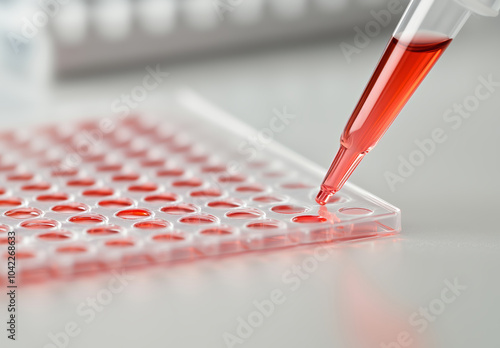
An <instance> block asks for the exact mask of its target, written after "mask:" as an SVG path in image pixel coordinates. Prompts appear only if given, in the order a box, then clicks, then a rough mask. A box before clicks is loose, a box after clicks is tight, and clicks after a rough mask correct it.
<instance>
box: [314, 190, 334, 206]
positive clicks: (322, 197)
mask: <svg viewBox="0 0 500 348" xmlns="http://www.w3.org/2000/svg"><path fill="white" fill-rule="evenodd" d="M334 193H335V192H333V191H325V190H323V189H321V190H319V193H318V195H317V196H316V202H317V203H318V204H321V205H325V204H326V202H328V199H329V198H330V197H331V196H333V194H334Z"/></svg>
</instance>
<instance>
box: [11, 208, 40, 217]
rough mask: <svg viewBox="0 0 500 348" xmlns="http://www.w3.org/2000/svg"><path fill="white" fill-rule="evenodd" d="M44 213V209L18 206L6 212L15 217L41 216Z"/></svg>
mask: <svg viewBox="0 0 500 348" xmlns="http://www.w3.org/2000/svg"><path fill="white" fill-rule="evenodd" d="M40 215H42V211H41V210H40V209H36V208H30V207H26V208H17V209H12V210H9V211H6V212H5V216H8V217H10V218H13V219H29V218H34V217H39V216H40Z"/></svg>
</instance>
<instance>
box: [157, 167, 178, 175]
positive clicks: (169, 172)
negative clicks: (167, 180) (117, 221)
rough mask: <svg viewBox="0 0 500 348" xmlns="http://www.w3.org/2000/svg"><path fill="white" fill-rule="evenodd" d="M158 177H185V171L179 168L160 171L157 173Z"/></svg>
mask: <svg viewBox="0 0 500 348" xmlns="http://www.w3.org/2000/svg"><path fill="white" fill-rule="evenodd" d="M156 175H158V176H181V175H184V170H183V169H179V168H173V169H160V170H159V171H158V172H156Z"/></svg>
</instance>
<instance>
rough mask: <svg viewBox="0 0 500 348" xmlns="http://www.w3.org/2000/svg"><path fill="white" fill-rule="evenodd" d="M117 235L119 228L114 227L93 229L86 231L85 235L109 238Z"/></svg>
mask: <svg viewBox="0 0 500 348" xmlns="http://www.w3.org/2000/svg"><path fill="white" fill-rule="evenodd" d="M117 233H120V227H119V226H115V225H110V226H101V227H93V228H89V229H88V230H87V234H91V235H93V236H110V235H113V234H117Z"/></svg>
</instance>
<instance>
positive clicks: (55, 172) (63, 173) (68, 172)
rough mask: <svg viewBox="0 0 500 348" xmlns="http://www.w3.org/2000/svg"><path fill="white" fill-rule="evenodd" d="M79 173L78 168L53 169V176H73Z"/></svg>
mask: <svg viewBox="0 0 500 348" xmlns="http://www.w3.org/2000/svg"><path fill="white" fill-rule="evenodd" d="M76 174H78V169H76V168H71V169H56V170H53V171H52V176H73V175H76Z"/></svg>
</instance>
